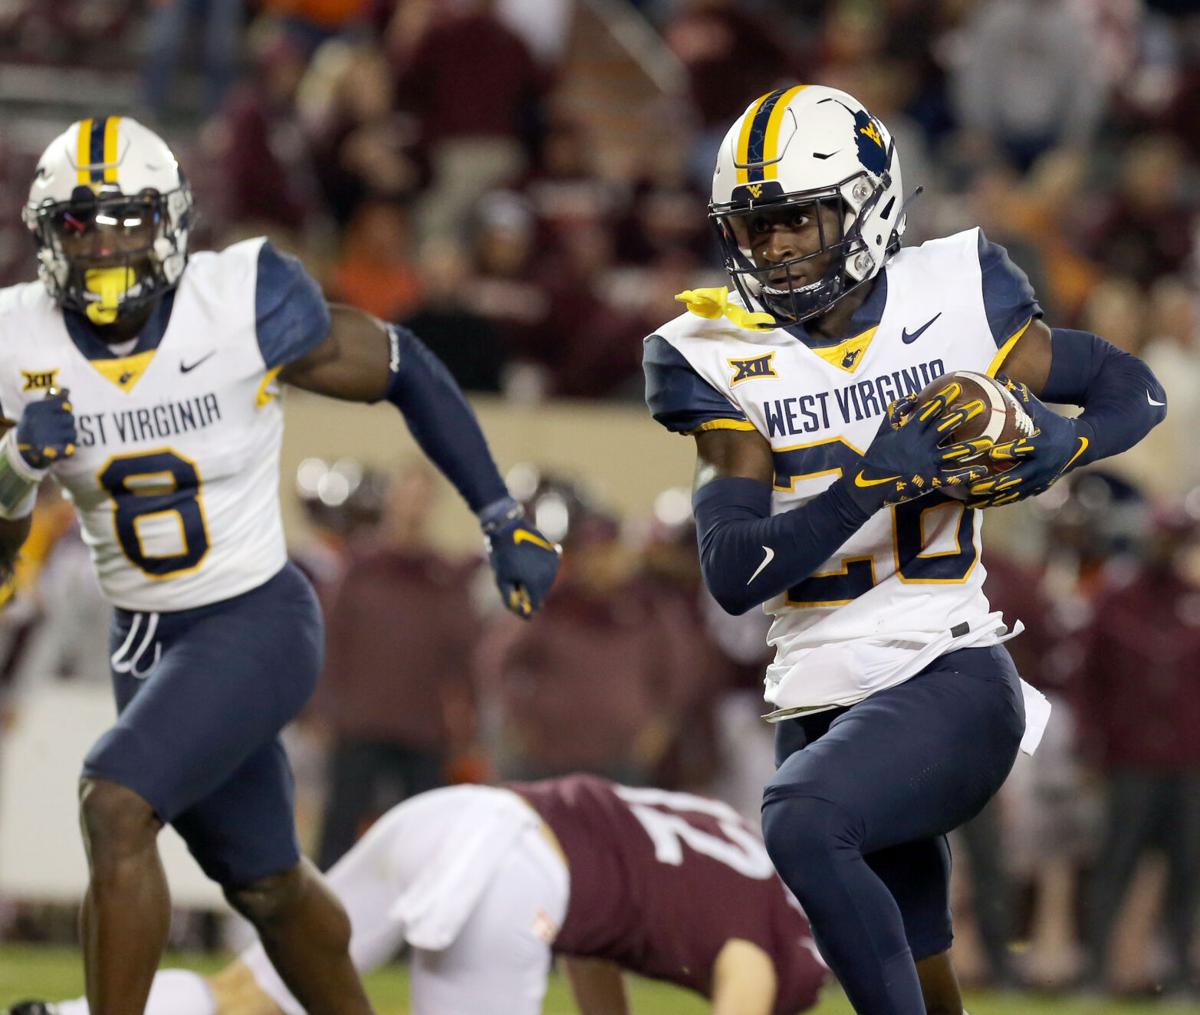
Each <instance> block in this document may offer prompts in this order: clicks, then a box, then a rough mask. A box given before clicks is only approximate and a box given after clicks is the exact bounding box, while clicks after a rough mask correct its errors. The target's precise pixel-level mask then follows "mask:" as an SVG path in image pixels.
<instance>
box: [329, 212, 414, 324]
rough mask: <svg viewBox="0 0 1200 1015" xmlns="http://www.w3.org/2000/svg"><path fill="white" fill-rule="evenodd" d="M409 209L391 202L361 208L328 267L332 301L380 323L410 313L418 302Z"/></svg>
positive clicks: (349, 225) (350, 223) (348, 227)
mask: <svg viewBox="0 0 1200 1015" xmlns="http://www.w3.org/2000/svg"><path fill="white" fill-rule="evenodd" d="M410 236H411V229H410V226H409V213H408V209H407V208H405V207H404V206H403V205H400V204H397V203H396V202H394V201H382V200H370V201H365V202H363V203H362V204H360V205H359V206H358V208H357V210H356V211H355V213H354V218H353V219H352V220H351V221H350V222H349V223H348V225H347V227H346V231H345V232H344V233H343V234H342V249H341V254H340V256H339V258H338V260H337V263H336V264H335V265H334V267H333V277H332V279H331V283H330V288H331V290H332V293H331V295H332V296H333V298H335V299H338V300H341V301H342V302H344V303H349V304H351V305H353V306H356V307H358V308H359V309H361V310H365V311H367V313H370V314H374V315H375V316H376V317H379V318H382V319H383V320H385V321H396V320H399V319H400V318H402V317H406V316H408V315H409V314H411V313H412V312H413V311H414V310H415V309H416V308H417V306H418V305H419V304H420V302H421V280H420V275H419V273H418V271H417V266H416V265H415V264H414V263H413V257H412V251H413V247H412V243H411V239H410Z"/></svg>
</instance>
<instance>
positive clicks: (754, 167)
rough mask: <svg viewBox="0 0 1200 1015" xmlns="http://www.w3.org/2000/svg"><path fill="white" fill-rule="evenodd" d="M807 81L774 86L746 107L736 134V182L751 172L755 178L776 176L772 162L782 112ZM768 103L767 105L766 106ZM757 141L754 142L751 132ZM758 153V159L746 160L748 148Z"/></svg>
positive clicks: (777, 148)
mask: <svg viewBox="0 0 1200 1015" xmlns="http://www.w3.org/2000/svg"><path fill="white" fill-rule="evenodd" d="M807 87H808V85H795V86H793V87H791V88H789V89H787V90H786V91H782V90H776V91H773V92H767V94H766V95H760V96H759V97H758V98H757V99H755V100H754V102H752V103H751V104H750V107H749V108H748V109H747V110H746V113H745V119H744V120H743V121H742V130H741V133H740V134H739V135H738V146H737V159H736V162H735V164H736V166H737V182H738V183H749V182H750V178H751V176H752V175H753V176H754V178H755V179H756V180H773V179H776V178H777V176H778V172H777V171H776V167H775V165H774V162H775V160H776V159H778V158H779V132H780V128H781V127H782V125H783V114H784V112H785V110H786V109H787V106H788V103H789V102H791V101H792V99H793V98H794V97H795V96H796V95H798V94H799V93H800V92H802V91H804V89H805V88H807ZM768 107H769V108H768ZM756 135H757V137H758V139H759V140H760V141H761V144H755V143H754V142H755V136H756ZM752 147H753V148H754V149H755V150H756V153H759V155H760V159H761V161H760V160H759V159H755V160H754V162H753V163H751V160H750V150H751V148H752Z"/></svg>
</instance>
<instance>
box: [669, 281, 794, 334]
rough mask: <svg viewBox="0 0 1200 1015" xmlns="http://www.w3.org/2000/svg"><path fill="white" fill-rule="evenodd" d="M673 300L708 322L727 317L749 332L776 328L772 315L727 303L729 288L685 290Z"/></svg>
mask: <svg viewBox="0 0 1200 1015" xmlns="http://www.w3.org/2000/svg"><path fill="white" fill-rule="evenodd" d="M675 299H676V300H677V301H678V302H679V303H683V304H684V305H685V306H686V307H687V308H688V310H689V311H690V312H691V313H693V314H695V315H696V316H697V317H704V318H706V319H708V320H710V321H712V320H716V319H717V318H718V317H727V318H729V320H731V321H732V322H733V323H734V324H736V325H737V326H738V327H739V328H747V329H749V330H750V331H771V330H772V329H774V328H776V327H778V322H777V321H776V320H775V317H774V315H773V314H766V313H760V312H758V311H754V310H747V309H746V308H745V307H739V306H738V305H737V304H736V303H730V302H729V288H728V287H727V286H717V287H714V288H712V289H685V290H684V291H683V292H681V293H679V294H677V295H676V297H675Z"/></svg>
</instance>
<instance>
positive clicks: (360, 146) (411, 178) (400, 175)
mask: <svg viewBox="0 0 1200 1015" xmlns="http://www.w3.org/2000/svg"><path fill="white" fill-rule="evenodd" d="M394 90H395V86H394V81H393V79H392V72H391V68H390V66H389V64H388V62H387V59H386V58H385V56H384V54H383V51H382V50H381V49H380V48H379V46H378V45H376V44H373V43H369V42H366V43H363V42H360V43H351V42H347V41H343V40H332V41H330V42H327V43H325V44H324V45H323V46H322V47H321V48H320V49H319V50H318V51H317V53H316V54H315V55H314V57H313V61H312V63H311V64H310V66H309V69H308V71H307V72H306V74H305V77H304V81H303V82H302V84H301V93H300V96H299V102H300V103H301V106H302V109H303V113H304V117H305V120H306V122H307V123H308V130H309V135H310V138H311V145H312V153H313V163H314V165H315V167H316V174H317V179H318V181H319V183H320V186H321V193H322V196H323V198H324V200H325V203H326V204H327V206H328V208H329V211H330V213H331V214H332V215H333V218H334V220H335V222H336V223H337V224H338V226H339V227H340V228H343V229H344V228H346V226H347V223H349V222H350V221H351V220H352V219H353V217H354V213H355V211H356V210H357V209H358V207H359V205H360V204H362V203H363V202H364V201H368V200H378V199H386V200H390V201H406V202H408V201H411V200H412V199H413V197H414V196H415V194H416V193H417V191H418V190H420V189H421V188H422V187H424V186H425V185H426V184H427V183H428V176H429V171H428V166H427V164H426V161H425V157H424V153H423V152H422V151H421V149H420V146H419V142H420V137H419V125H418V123H417V122H416V120H415V118H414V117H412V116H411V115H409V114H406V113H402V112H400V111H399V110H397V109H396V108H395V101H394V98H395V97H394Z"/></svg>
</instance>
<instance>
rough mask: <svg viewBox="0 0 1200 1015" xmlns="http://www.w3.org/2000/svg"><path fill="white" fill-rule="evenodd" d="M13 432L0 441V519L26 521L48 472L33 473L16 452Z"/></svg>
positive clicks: (17, 451) (14, 430) (35, 471)
mask: <svg viewBox="0 0 1200 1015" xmlns="http://www.w3.org/2000/svg"><path fill="white" fill-rule="evenodd" d="M16 433H17V431H16V428H15V427H14V428H13V429H12V430H9V431H8V433H6V434H5V435H4V437H3V438H0V518H4V519H7V520H9V521H13V520H15V519H17V518H26V517H28V516H29V514H30V512H32V511H33V502H34V501H35V500H37V488H38V484H39V483H41V481H42V480H43V479H45V478H46V474H47V473H48V472H49V471H50V470H49V469H35V468H34V467H33V466H32V465H30V464H29V463H28V462H27V461H25V459H24V457H22V455H21V452H20V451H19V450H18V449H17V439H16Z"/></svg>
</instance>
